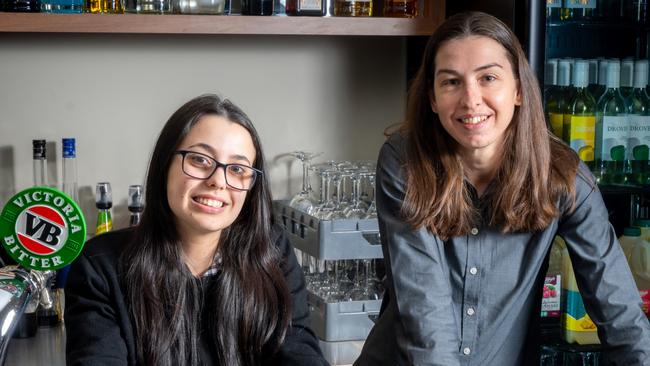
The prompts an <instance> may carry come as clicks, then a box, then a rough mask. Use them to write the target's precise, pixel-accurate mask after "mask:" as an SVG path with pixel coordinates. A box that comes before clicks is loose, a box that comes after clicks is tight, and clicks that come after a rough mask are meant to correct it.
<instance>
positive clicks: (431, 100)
mask: <svg viewBox="0 0 650 366" xmlns="http://www.w3.org/2000/svg"><path fill="white" fill-rule="evenodd" d="M429 103H430V104H431V110H432V111H433V113H435V114H438V105H437V104H436V99H435V98H434V96H433V94H432V93H429Z"/></svg>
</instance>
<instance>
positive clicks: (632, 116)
mask: <svg viewBox="0 0 650 366" xmlns="http://www.w3.org/2000/svg"><path fill="white" fill-rule="evenodd" d="M647 84H648V60H637V61H636V62H635V63H634V88H633V90H632V93H630V96H629V97H627V99H626V100H625V102H626V103H625V104H626V105H627V113H628V114H629V116H628V120H629V125H630V133H629V138H628V154H627V158H628V162H629V169H630V171H629V174H628V180H629V181H630V183H632V184H650V167H649V166H648V155H649V154H648V152H649V149H650V98H648V95H646V93H645V86H646V85H647Z"/></svg>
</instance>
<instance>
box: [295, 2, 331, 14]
mask: <svg viewBox="0 0 650 366" xmlns="http://www.w3.org/2000/svg"><path fill="white" fill-rule="evenodd" d="M326 6H327V1H326V0H287V1H286V4H285V13H286V14H287V15H295V16H324V15H325V14H326V12H327V9H326Z"/></svg>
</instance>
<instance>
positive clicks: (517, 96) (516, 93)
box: [515, 82, 521, 107]
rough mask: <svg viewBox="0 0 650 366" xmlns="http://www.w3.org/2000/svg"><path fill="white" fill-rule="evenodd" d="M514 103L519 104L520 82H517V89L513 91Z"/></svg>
mask: <svg viewBox="0 0 650 366" xmlns="http://www.w3.org/2000/svg"><path fill="white" fill-rule="evenodd" d="M515 105H516V106H517V107H519V106H521V83H519V82H517V91H516V92H515Z"/></svg>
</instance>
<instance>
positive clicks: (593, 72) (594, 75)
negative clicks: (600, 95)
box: [588, 58, 598, 85]
mask: <svg viewBox="0 0 650 366" xmlns="http://www.w3.org/2000/svg"><path fill="white" fill-rule="evenodd" d="M588 62H589V85H592V84H598V60H596V59H595V58H594V59H591V60H589V61H588Z"/></svg>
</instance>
